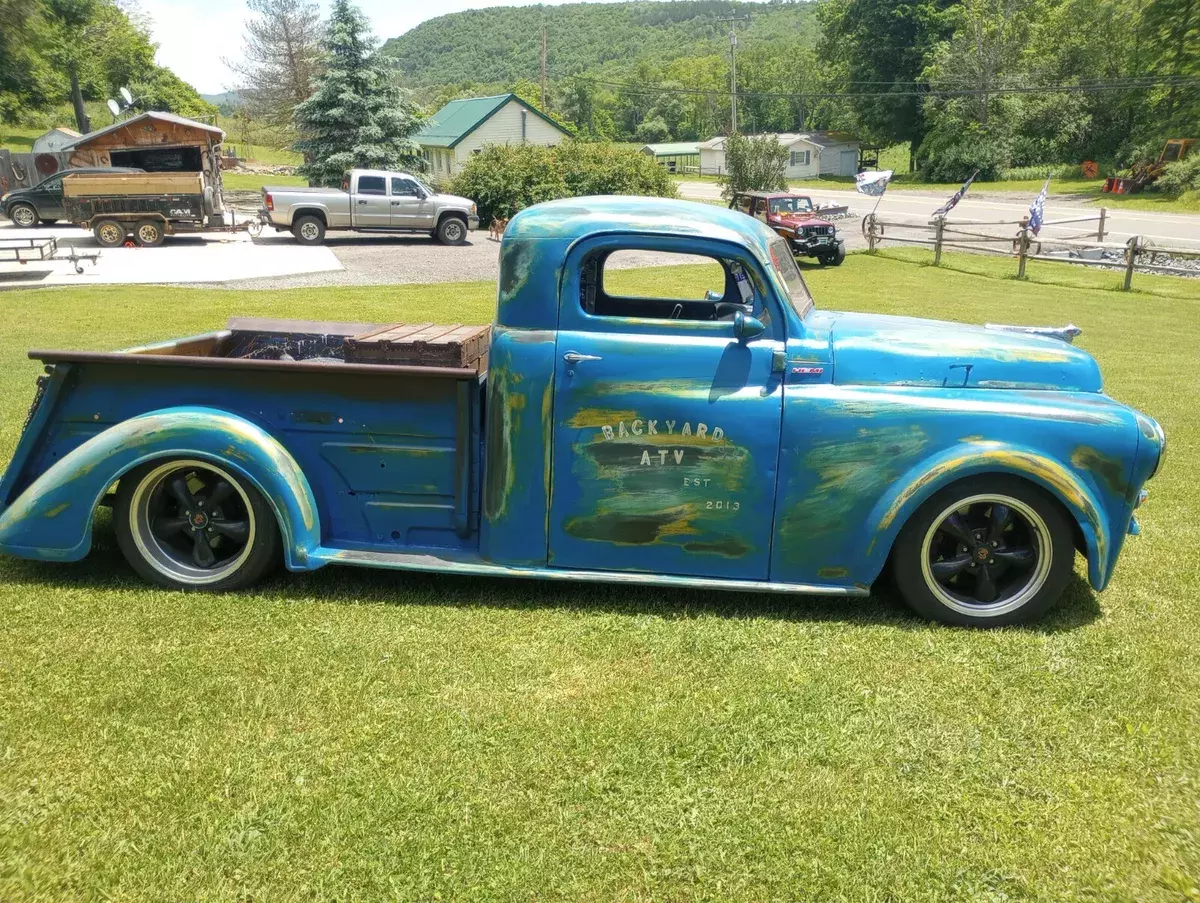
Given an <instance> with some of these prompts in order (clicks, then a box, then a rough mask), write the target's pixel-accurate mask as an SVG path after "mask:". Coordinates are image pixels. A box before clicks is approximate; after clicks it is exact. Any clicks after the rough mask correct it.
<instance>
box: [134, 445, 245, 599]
mask: <svg viewBox="0 0 1200 903" xmlns="http://www.w3.org/2000/svg"><path fill="white" fill-rule="evenodd" d="M180 470H206V471H209V472H211V473H214V474H216V475H217V476H218V477H220V478H221V479H223V480H225V481H226V482H227V483H229V485H230V486H232V487H233V488H234V491H236V492H237V494H238V496H239V497H240V498H241V500H242V504H243V506H245V509H246V520H247V522H248V523H249V525H250V527H249V530H248V531H247V535H246V543H245V545H244V546H243V547H242V550H241V551H240V552H239V553H238V554H237V555H235V556H234V557H233V558H231V559H229V560H228V561H226V562H224V563H223V564H221V565H219V566H218V567H213V568H198V567H196V566H195V565H191V564H188V563H186V562H183V561H180V560H179V559H178V558H177V557H176V556H175V555H173V554H172V553H171V552H170V551H168V550H167V549H166V548H165V547H164V546H163V544H162V542H161V541H160V540H159V539H158V537H157V536H155V535H154V533H153V531H152V530H151V529H150V518H151V514H150V497H151V496H152V495H153V493H154V490H155V489H156V488H158V487H159V486H160V485H161V484H162V483H163V482H164V481H165V477H166V476H167V475H168V474H172V473H175V472H177V471H180ZM256 530H257V523H256V522H255V518H254V508H253V507H252V506H251V504H250V497H249V496H248V495H247V494H246V490H245V489H243V488H242V484H241V482H240V481H239V480H238V479H237V478H235V477H234V476H233V475H232V474H230V473H229V472H228V471H225V470H223V469H222V468H220V467H217V466H216V465H214V464H212V463H211V462H209V461H200V460H194V459H181V460H175V461H168V462H166V463H164V464H161V465H160V466H158V467H156V468H154V470H152V471H150V472H149V473H148V474H146V475H145V476H144V477H142V479H141V480H140V481H139V482H138V485H137V486H136V487H135V488H134V490H133V495H132V497H131V498H130V502H129V533H130V536H132V537H133V543H134V545H135V546H136V547H137V550H138V553H139V554H140V555H141V556H142V560H143V561H145V562H146V563H147V564H149V565H150V566H151V567H152V568H154V569H155V570H156V571H158V572H159V573H160V574H162V575H164V576H166V577H169V578H170V579H171V580H174V581H175V582H177V583H182V584H185V585H187V586H208V585H209V584H212V583H217V582H219V581H221V580H224V579H225V578H226V577H229V576H230V575H232V574H234V573H236V572H237V570H238V569H239V568H240V567H241V566H242V565H243V564H245V563H246V559H247V558H249V557H250V551H251V549H252V548H253V547H254V537H255V532H256Z"/></svg>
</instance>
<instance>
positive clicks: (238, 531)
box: [114, 458, 280, 592]
mask: <svg viewBox="0 0 1200 903" xmlns="http://www.w3.org/2000/svg"><path fill="white" fill-rule="evenodd" d="M114 521H115V524H116V532H117V544H118V545H119V546H120V548H121V552H122V553H123V554H124V555H125V558H126V560H127V561H128V562H129V564H130V566H131V567H132V568H133V569H134V570H135V571H137V573H138V575H139V576H141V577H142V578H143V579H145V580H148V581H150V582H151V583H157V584H158V585H159V586H165V587H169V588H171V589H190V590H209V591H213V592H219V591H222V590H232V589H241V588H242V587H245V586H249V585H251V584H252V583H255V582H256V581H258V580H259V579H261V578H262V577H263V576H264V575H265V574H266V573H267V572H268V571H270V570H271V569H272V568H274V567H275V565H276V564H277V562H278V560H279V554H280V540H279V530H278V528H277V526H276V523H275V516H274V512H273V511H272V510H271V506H270V505H269V504H268V503H267V501H266V499H264V498H263V496H262V493H260V492H259V491H258V490H257V489H256V488H255V487H254V486H253V485H251V484H250V482H249V481H248V480H246V479H245V478H244V477H241V476H235V475H234V474H232V473H231V472H230V471H228V470H226V469H224V468H222V467H220V466H218V465H216V464H212V463H209V462H206V461H199V460H193V459H188V458H180V459H175V460H170V461H154V462H151V463H150V464H146V465H143V466H142V467H139V468H137V469H136V470H134V471H131V472H130V473H128V474H126V475H125V476H123V477H121V481H120V485H119V486H118V488H117V500H116V505H115V508H114Z"/></svg>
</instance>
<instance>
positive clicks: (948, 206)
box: [933, 169, 979, 216]
mask: <svg viewBox="0 0 1200 903" xmlns="http://www.w3.org/2000/svg"><path fill="white" fill-rule="evenodd" d="M977 175H979V170H978V169H977V170H975V171H974V172H973V173H971V177H970V178H969V179H967V181H965V182H963V183H962V188H960V189H958V191H956V192H954V196H953V197H952V198H950V200H948V201H946V203H944V204H942V206H940V207H938V209H937V210H935V211H933V215H934V216H945V215H946V214H947V213H949V212H950V211H951V210H953V209H954V206H955V205H956V204H957V203H958V202H959V201H961V200H962V199H963V195H965V194H966V193H967V189H968V188H970V187H971V183H972V182H974V181H975V177H976V176H977Z"/></svg>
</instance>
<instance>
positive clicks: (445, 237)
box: [437, 216, 467, 245]
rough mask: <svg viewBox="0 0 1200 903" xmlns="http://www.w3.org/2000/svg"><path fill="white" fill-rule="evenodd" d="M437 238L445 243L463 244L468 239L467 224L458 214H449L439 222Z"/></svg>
mask: <svg viewBox="0 0 1200 903" xmlns="http://www.w3.org/2000/svg"><path fill="white" fill-rule="evenodd" d="M437 239H438V241H440V242H441V243H442V244H444V245H461V244H463V243H464V242H466V240H467V224H466V222H465V221H464V220H462V219H460V218H459V217H457V216H447V217H444V218H443V219H442V221H441V222H440V223H438V227H437Z"/></svg>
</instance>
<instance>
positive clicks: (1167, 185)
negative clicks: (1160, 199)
mask: <svg viewBox="0 0 1200 903" xmlns="http://www.w3.org/2000/svg"><path fill="white" fill-rule="evenodd" d="M1154 187H1155V188H1156V189H1158V190H1159V191H1161V192H1162V193H1163V194H1170V195H1179V194H1183V193H1184V192H1185V191H1200V154H1193V155H1192V156H1191V157H1188V158H1187V159H1186V160H1176V161H1175V162H1174V163H1168V164H1167V165H1166V166H1164V167H1163V173H1162V175H1161V176H1159V177H1158V180H1157V181H1156V182H1155V183H1154Z"/></svg>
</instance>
